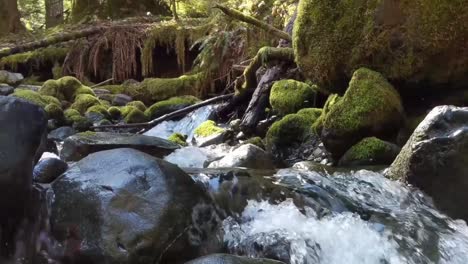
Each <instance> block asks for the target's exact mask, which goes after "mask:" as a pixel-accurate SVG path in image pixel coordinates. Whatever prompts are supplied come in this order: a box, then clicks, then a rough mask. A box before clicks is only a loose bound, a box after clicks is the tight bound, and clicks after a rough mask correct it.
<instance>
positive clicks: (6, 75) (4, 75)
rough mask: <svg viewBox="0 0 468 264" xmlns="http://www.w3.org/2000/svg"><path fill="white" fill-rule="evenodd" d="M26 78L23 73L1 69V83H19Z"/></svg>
mask: <svg viewBox="0 0 468 264" xmlns="http://www.w3.org/2000/svg"><path fill="white" fill-rule="evenodd" d="M23 80H24V77H23V75H22V74H21V73H13V72H8V71H3V70H0V83H6V84H9V85H17V84H19V83H20V82H21V81H23Z"/></svg>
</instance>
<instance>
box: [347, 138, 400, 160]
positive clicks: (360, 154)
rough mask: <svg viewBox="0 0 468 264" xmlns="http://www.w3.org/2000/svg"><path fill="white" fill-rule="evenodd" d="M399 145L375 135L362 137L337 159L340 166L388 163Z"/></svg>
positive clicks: (398, 150) (396, 153)
mask: <svg viewBox="0 0 468 264" xmlns="http://www.w3.org/2000/svg"><path fill="white" fill-rule="evenodd" d="M399 152H400V147H398V146H397V145H395V144H392V143H390V142H387V141H383V140H380V139H378V138H376V137H369V138H364V139H363V140H361V141H359V142H358V143H357V144H356V145H354V146H352V147H351V148H350V149H349V150H348V151H346V153H345V154H344V155H343V157H342V158H341V159H340V161H339V163H338V164H339V165H340V166H366V165H390V164H391V163H392V162H393V160H394V159H395V158H396V156H397V155H398V153H399Z"/></svg>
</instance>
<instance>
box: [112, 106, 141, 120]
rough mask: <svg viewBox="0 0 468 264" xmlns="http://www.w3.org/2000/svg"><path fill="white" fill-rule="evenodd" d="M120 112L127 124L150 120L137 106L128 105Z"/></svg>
mask: <svg viewBox="0 0 468 264" xmlns="http://www.w3.org/2000/svg"><path fill="white" fill-rule="evenodd" d="M115 112H116V111H115ZM115 114H117V113H115ZM120 114H121V117H122V118H123V119H124V121H125V123H127V124H135V123H143V122H146V121H148V117H147V116H146V115H145V113H144V112H143V111H141V110H140V109H138V108H137V107H135V106H131V105H127V106H124V107H122V108H120Z"/></svg>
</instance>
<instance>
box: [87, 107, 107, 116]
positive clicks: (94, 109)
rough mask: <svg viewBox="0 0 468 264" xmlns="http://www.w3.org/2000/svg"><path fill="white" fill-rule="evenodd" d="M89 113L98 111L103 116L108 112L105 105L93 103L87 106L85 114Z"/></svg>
mask: <svg viewBox="0 0 468 264" xmlns="http://www.w3.org/2000/svg"><path fill="white" fill-rule="evenodd" d="M89 113H98V114H101V115H103V116H105V117H109V112H108V111H107V107H106V106H104V105H93V106H91V107H89V108H88V109H87V110H86V114H89Z"/></svg>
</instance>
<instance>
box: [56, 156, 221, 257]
mask: <svg viewBox="0 0 468 264" xmlns="http://www.w3.org/2000/svg"><path fill="white" fill-rule="evenodd" d="M52 190H53V192H54V194H55V199H54V201H53V203H52V205H51V208H52V211H51V212H52V214H51V226H52V233H53V235H54V237H55V238H56V239H57V240H58V241H59V242H61V243H63V244H70V243H73V242H74V245H76V248H75V250H74V251H73V252H69V253H68V257H69V258H70V259H72V260H73V259H74V258H75V257H77V256H76V255H75V254H74V253H79V254H80V255H81V256H85V257H87V258H88V259H89V261H88V262H87V263H121V264H133V263H152V262H154V261H155V260H158V262H160V263H180V262H183V261H188V260H190V259H193V258H196V257H198V256H201V255H202V254H209V253H211V252H213V251H212V249H213V248H216V249H215V250H219V249H218V248H217V246H218V244H217V243H218V241H217V240H216V238H215V237H213V235H214V232H215V231H216V230H217V228H218V226H219V224H220V219H219V218H218V215H217V214H216V213H215V211H214V206H213V204H212V201H211V199H210V198H209V197H208V195H207V194H206V193H205V192H204V190H203V189H202V188H200V187H199V186H198V185H196V184H195V182H194V181H193V180H192V178H191V177H190V176H188V175H187V174H185V173H184V172H183V171H182V170H180V169H179V168H178V167H177V166H175V165H173V164H170V163H168V162H165V161H163V160H160V159H157V158H154V157H151V156H149V155H147V154H145V153H142V152H140V151H137V150H133V149H114V150H108V151H102V152H98V153H94V154H92V155H90V156H88V157H87V158H85V159H83V160H81V161H80V162H78V163H76V164H75V166H73V167H72V168H70V169H69V170H68V171H67V172H66V173H65V174H64V175H63V176H61V177H60V178H59V179H57V180H56V181H55V182H54V183H53V184H52ZM70 206H73V209H72V210H70V208H71V207H70ZM206 241H209V243H210V244H209V245H207V244H206V243H207V242H206Z"/></svg>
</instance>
